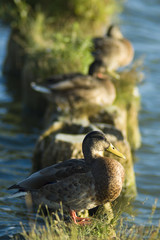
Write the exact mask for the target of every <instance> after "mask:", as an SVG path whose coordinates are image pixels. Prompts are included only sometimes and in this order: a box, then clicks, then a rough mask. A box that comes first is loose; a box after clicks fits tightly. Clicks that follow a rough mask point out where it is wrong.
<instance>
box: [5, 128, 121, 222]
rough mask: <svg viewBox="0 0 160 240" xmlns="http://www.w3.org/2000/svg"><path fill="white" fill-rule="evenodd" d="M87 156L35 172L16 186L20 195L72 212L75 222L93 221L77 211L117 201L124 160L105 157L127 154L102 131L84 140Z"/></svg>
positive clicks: (55, 208)
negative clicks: (116, 146)
mask: <svg viewBox="0 0 160 240" xmlns="http://www.w3.org/2000/svg"><path fill="white" fill-rule="evenodd" d="M82 151H83V156H84V158H83V159H69V160H66V161H64V162H60V163H57V164H54V165H52V166H49V167H46V168H44V169H42V170H40V171H38V172H35V173H33V174H32V175H30V176H29V177H27V178H26V179H24V180H22V181H20V182H19V183H17V184H14V185H12V186H11V187H9V189H17V190H18V192H16V193H15V195H16V197H17V196H27V195H28V194H30V195H31V198H32V202H33V203H34V204H36V205H37V206H38V205H40V204H41V205H47V206H48V208H49V209H51V210H52V211H55V210H59V209H60V208H61V206H63V211H64V212H67V213H68V214H70V216H71V219H72V220H73V222H74V223H75V224H78V225H85V224H91V219H90V218H81V217H78V216H77V214H76V213H77V211H78V212H79V211H82V210H86V209H88V210H89V209H92V208H94V207H97V206H99V205H102V204H105V203H107V202H112V201H114V200H115V199H116V198H117V197H118V196H119V195H120V193H121V190H122V185H123V182H124V176H125V171H124V168H123V166H122V165H121V163H120V162H118V161H117V160H115V159H114V158H110V157H105V156H104V153H105V152H109V153H112V154H114V155H116V156H118V157H120V158H124V159H125V156H124V155H123V154H122V153H121V152H120V151H119V150H117V149H116V148H115V147H114V146H113V144H112V143H110V142H109V141H108V139H107V138H106V135H105V134H104V133H103V132H101V131H95V130H94V131H91V132H89V133H88V134H86V136H85V137H84V140H83V142H82Z"/></svg>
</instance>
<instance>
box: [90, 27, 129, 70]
mask: <svg viewBox="0 0 160 240" xmlns="http://www.w3.org/2000/svg"><path fill="white" fill-rule="evenodd" d="M93 42H94V46H95V52H94V56H95V59H97V60H102V61H103V63H104V64H105V66H107V69H108V71H109V72H112V71H114V70H117V69H118V68H119V67H124V66H126V65H128V64H130V63H131V61H132V60H133V57H134V49H133V47H132V44H131V42H130V41H129V40H127V39H126V38H124V36H123V35H122V33H121V31H120V29H119V28H118V27H117V26H115V25H111V26H110V27H109V28H108V31H107V34H106V36H104V37H99V38H95V39H94V40H93Z"/></svg>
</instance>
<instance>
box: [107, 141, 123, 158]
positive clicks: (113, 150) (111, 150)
mask: <svg viewBox="0 0 160 240" xmlns="http://www.w3.org/2000/svg"><path fill="white" fill-rule="evenodd" d="M106 150H107V151H108V152H110V153H113V154H114V155H116V156H118V157H121V158H124V159H126V157H125V156H124V155H123V154H122V153H121V152H120V151H119V150H118V149H116V148H115V147H114V146H113V145H112V144H111V143H110V145H109V147H108V148H107V149H106Z"/></svg>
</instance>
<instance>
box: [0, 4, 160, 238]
mask: <svg viewBox="0 0 160 240" xmlns="http://www.w3.org/2000/svg"><path fill="white" fill-rule="evenodd" d="M159 16H160V8H159V1H158V0H155V1H154V2H153V1H149V0H141V1H138V0H135V1H131V0H130V1H129V0H128V1H126V2H125V9H124V12H123V13H122V14H121V16H120V21H121V22H120V24H121V29H122V32H123V33H124V35H125V36H127V37H128V38H129V39H130V40H131V41H132V43H133V46H134V48H135V59H137V58H139V57H140V56H144V65H145V70H144V72H145V81H144V82H143V84H141V85H140V86H139V90H140V94H141V96H142V107H141V111H140V115H139V120H140V129H141V134H142V147H141V148H140V149H139V150H138V151H137V152H136V158H137V159H138V161H137V162H136V163H135V172H136V182H137V189H138V195H137V197H136V200H135V201H134V203H133V207H134V209H135V210H136V212H137V213H138V214H137V216H136V217H135V220H136V223H137V224H141V225H143V224H144V223H147V221H148V218H149V217H150V214H151V208H152V206H153V204H154V202H155V199H156V198H157V199H158V202H157V209H156V212H155V214H154V216H153V224H154V225H158V223H159V210H160V199H159V198H160V164H159V161H160V148H159V144H160V137H159V136H160V127H159V122H160V121H159V119H160V108H159V105H160V97H159V92H160V84H159V82H160V80H159V76H160V67H159V65H160V55H159V52H160V31H159ZM8 34H9V29H8V28H6V27H2V26H0V36H1V38H0V49H1V51H0V69H1V66H2V61H3V59H4V56H5V46H6V42H7V38H8ZM6 82H7V79H5V78H4V77H3V76H2V74H1V73H0V133H1V134H0V179H1V184H0V189H1V195H0V197H4V196H7V195H8V191H7V190H6V188H7V187H8V186H10V185H11V184H13V183H14V182H16V181H19V180H20V179H23V178H24V177H25V176H27V175H28V174H29V172H30V168H31V157H32V150H33V147H34V144H35V141H36V139H37V138H38V135H39V132H40V131H39V128H38V126H37V122H36V121H35V120H34V119H32V118H31V117H30V121H29V122H28V121H26V120H27V119H25V118H24V117H23V115H22V108H23V106H22V105H21V94H20V93H19V92H18V91H17V89H15V88H14V87H13V86H9V85H8V84H7V85H6ZM24 209H25V208H24V206H23V204H22V201H21V200H17V199H16V200H11V199H10V200H9V199H8V200H6V201H0V238H1V239H8V238H9V237H8V236H11V235H12V234H14V233H16V232H19V231H20V226H19V222H20V221H21V222H23V223H24V224H26V223H27V217H26V213H25V212H24Z"/></svg>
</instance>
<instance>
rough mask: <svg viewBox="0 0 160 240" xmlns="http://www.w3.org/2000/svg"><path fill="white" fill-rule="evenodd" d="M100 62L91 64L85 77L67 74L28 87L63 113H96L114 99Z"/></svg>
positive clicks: (114, 92) (112, 89)
mask: <svg viewBox="0 0 160 240" xmlns="http://www.w3.org/2000/svg"><path fill="white" fill-rule="evenodd" d="M105 71H106V68H105V66H104V65H103V63H102V61H101V60H96V61H94V62H93V63H92V64H91V65H90V67H89V72H88V74H87V75H83V74H81V73H69V74H61V75H54V76H51V77H48V78H46V79H44V80H43V81H42V83H37V82H32V83H31V87H32V88H33V89H34V90H35V91H38V92H41V93H42V94H44V95H45V97H46V98H47V100H48V101H49V102H51V103H54V104H55V105H57V106H60V107H61V108H62V109H80V108H81V109H82V111H83V110H85V109H86V108H87V109H89V108H90V109H91V108H92V109H96V107H105V106H109V105H111V104H112V103H113V102H114V100H115V98H116V90H115V86H114V84H113V83H112V81H111V79H110V77H109V76H108V75H107V74H106V73H105Z"/></svg>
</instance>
